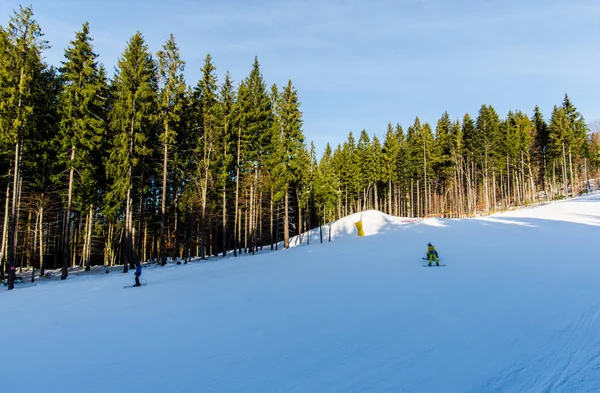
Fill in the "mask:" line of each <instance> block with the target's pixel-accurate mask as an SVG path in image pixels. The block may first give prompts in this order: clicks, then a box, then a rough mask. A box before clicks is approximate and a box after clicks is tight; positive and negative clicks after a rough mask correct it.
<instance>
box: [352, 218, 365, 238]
mask: <svg viewBox="0 0 600 393" xmlns="http://www.w3.org/2000/svg"><path fill="white" fill-rule="evenodd" d="M354 226H355V227H356V229H358V236H364V235H365V231H364V229H363V224H362V219H361V220H360V221H358V222H355V223H354Z"/></svg>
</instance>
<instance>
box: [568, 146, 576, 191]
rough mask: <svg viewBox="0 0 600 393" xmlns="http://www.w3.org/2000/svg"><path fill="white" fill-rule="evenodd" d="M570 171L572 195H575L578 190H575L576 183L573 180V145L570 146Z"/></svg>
mask: <svg viewBox="0 0 600 393" xmlns="http://www.w3.org/2000/svg"><path fill="white" fill-rule="evenodd" d="M569 173H570V182H571V196H575V195H576V192H577V190H575V183H574V182H573V157H572V154H571V146H569Z"/></svg>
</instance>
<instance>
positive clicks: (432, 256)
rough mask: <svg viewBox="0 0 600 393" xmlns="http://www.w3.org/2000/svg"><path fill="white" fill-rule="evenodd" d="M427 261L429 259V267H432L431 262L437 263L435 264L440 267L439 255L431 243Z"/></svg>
mask: <svg viewBox="0 0 600 393" xmlns="http://www.w3.org/2000/svg"><path fill="white" fill-rule="evenodd" d="M427 259H429V266H431V262H433V261H435V263H436V264H437V265H438V266H440V261H439V260H438V253H437V251H436V250H435V247H433V246H432V245H431V243H427Z"/></svg>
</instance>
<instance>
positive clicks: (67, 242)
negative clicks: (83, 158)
mask: <svg viewBox="0 0 600 393" xmlns="http://www.w3.org/2000/svg"><path fill="white" fill-rule="evenodd" d="M74 161H75V146H71V160H70V162H71V169H70V170H69V191H68V193H67V211H66V212H65V214H66V216H65V238H64V246H63V267H62V275H61V276H60V279H61V280H66V278H67V276H68V275H69V260H70V256H71V255H70V251H71V203H72V197H73V175H74V173H75V168H74V167H73V162H74Z"/></svg>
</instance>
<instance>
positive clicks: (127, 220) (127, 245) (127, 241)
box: [122, 167, 131, 273]
mask: <svg viewBox="0 0 600 393" xmlns="http://www.w3.org/2000/svg"><path fill="white" fill-rule="evenodd" d="M129 173H130V174H131V167H130V168H129ZM130 179H131V177H130ZM130 216H131V186H130V187H129V189H128V190H127V197H126V205H125V238H124V239H123V240H124V243H125V244H124V245H123V247H122V250H123V273H127V272H128V271H129V263H130V262H131V260H130V258H129V256H130V253H131V227H130V226H129V223H130Z"/></svg>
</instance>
